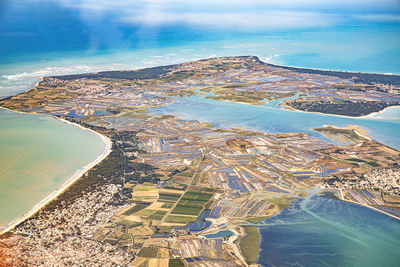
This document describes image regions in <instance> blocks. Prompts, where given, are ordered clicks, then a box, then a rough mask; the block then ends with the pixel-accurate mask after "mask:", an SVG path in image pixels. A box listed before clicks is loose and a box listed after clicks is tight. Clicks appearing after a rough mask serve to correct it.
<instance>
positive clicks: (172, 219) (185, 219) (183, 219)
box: [165, 215, 197, 224]
mask: <svg viewBox="0 0 400 267" xmlns="http://www.w3.org/2000/svg"><path fill="white" fill-rule="evenodd" d="M196 218H197V217H195V216H179V215H169V216H167V217H166V218H165V222H167V223H182V224H187V223H189V222H194V221H195V220H196Z"/></svg>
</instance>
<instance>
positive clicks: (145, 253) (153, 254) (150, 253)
mask: <svg viewBox="0 0 400 267" xmlns="http://www.w3.org/2000/svg"><path fill="white" fill-rule="evenodd" d="M157 255H158V248H154V247H147V248H142V249H141V250H140V251H139V252H138V256H139V257H145V258H157Z"/></svg>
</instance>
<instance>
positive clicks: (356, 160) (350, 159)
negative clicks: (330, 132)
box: [346, 158, 365, 162]
mask: <svg viewBox="0 0 400 267" xmlns="http://www.w3.org/2000/svg"><path fill="white" fill-rule="evenodd" d="M346 160H348V161H355V162H365V160H362V159H357V158H349V159H346Z"/></svg>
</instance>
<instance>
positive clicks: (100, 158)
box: [0, 107, 112, 236]
mask: <svg viewBox="0 0 400 267" xmlns="http://www.w3.org/2000/svg"><path fill="white" fill-rule="evenodd" d="M0 108H2V109H6V110H8V111H12V112H17V113H22V114H33V115H44V116H50V117H53V118H55V119H57V120H60V121H62V122H63V123H66V124H70V125H73V126H75V127H78V128H80V129H82V130H87V131H90V132H92V133H94V134H95V135H97V136H99V137H100V139H101V140H102V141H103V143H104V149H103V151H102V152H101V154H100V155H99V156H98V157H97V158H96V159H95V160H94V161H92V162H91V163H89V164H87V165H85V166H83V167H82V168H80V169H78V170H77V171H75V173H74V174H73V175H72V176H71V177H69V178H68V180H66V181H65V182H64V183H63V184H62V185H60V186H59V187H58V188H56V189H55V190H54V191H53V192H52V193H51V194H50V195H48V196H47V197H45V198H44V199H42V200H41V201H40V202H39V203H37V204H35V205H34V206H33V207H32V208H31V209H30V210H29V211H28V212H26V213H25V214H23V215H22V216H20V217H18V218H17V219H15V220H14V221H12V222H10V223H8V224H6V225H5V226H4V227H1V228H0V236H1V235H3V234H6V233H7V232H9V231H11V230H12V229H14V228H15V227H17V226H18V225H19V224H21V223H22V222H24V221H25V220H27V219H29V218H30V217H32V216H33V215H35V214H36V213H37V212H39V211H40V210H41V209H42V208H43V207H45V206H46V205H47V204H48V203H50V202H51V201H52V200H54V199H55V198H57V197H58V196H60V195H61V194H62V193H63V192H64V191H65V190H67V189H68V188H69V187H70V186H71V185H73V184H74V183H75V182H76V181H78V180H79V179H80V178H81V177H82V175H83V174H85V173H86V172H87V171H88V170H90V169H91V168H93V167H94V166H96V165H97V164H99V163H100V162H102V161H103V160H104V159H105V158H106V157H107V156H108V155H109V154H110V152H111V148H112V142H111V140H110V138H108V137H107V136H104V135H102V134H100V133H98V132H96V131H94V130H92V129H89V128H85V127H83V126H82V125H79V124H77V123H73V122H70V121H67V120H65V119H62V118H58V117H55V116H52V115H48V114H37V113H28V112H22V111H15V110H11V109H8V108H4V107H0Z"/></svg>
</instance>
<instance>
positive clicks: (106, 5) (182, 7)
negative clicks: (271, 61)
mask: <svg viewBox="0 0 400 267" xmlns="http://www.w3.org/2000/svg"><path fill="white" fill-rule="evenodd" d="M380 24H387V25H390V27H392V28H393V27H397V28H396V29H395V30H394V31H397V32H399V34H400V31H399V30H398V29H400V0H336V1H332V0H329V1H328V0H0V64H1V63H4V62H6V63H8V62H9V61H10V60H11V61H15V60H19V61H23V60H28V58H29V56H30V55H33V54H35V55H38V54H40V53H53V52H54V53H55V52H62V53H68V52H70V51H86V52H87V53H96V52H98V51H105V50H107V49H119V50H123V49H128V50H129V49H136V50H137V49H139V48H140V49H142V48H148V47H161V46H176V45H177V44H183V45H185V44H186V43H188V42H192V43H195V42H199V41H215V40H230V39H233V38H242V40H244V39H246V38H248V37H249V36H250V35H258V36H260V35H268V34H276V33H287V32H291V31H293V32H295V31H312V30H319V29H330V28H332V27H340V26H345V27H348V26H351V27H359V26H363V25H364V27H370V26H371V25H372V26H374V25H378V26H379V25H380ZM365 25H366V26H365ZM382 28H383V27H382ZM393 38H396V37H393ZM11 58H12V59H11Z"/></svg>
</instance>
